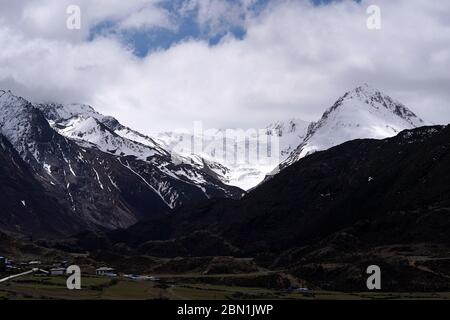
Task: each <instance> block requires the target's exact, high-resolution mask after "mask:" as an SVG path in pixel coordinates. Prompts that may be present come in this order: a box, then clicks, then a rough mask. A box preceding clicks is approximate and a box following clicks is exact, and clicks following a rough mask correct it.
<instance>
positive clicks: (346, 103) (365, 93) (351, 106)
mask: <svg viewBox="0 0 450 320" xmlns="http://www.w3.org/2000/svg"><path fill="white" fill-rule="evenodd" d="M426 124H427V123H425V121H423V120H422V119H420V118H419V117H418V116H416V115H415V114H414V113H413V112H412V111H411V110H409V109H408V108H407V107H405V106H404V105H403V104H401V103H400V102H397V101H395V100H394V99H392V98H391V97H389V96H387V95H386V94H383V93H382V92H380V91H379V90H376V89H374V88H372V87H370V86H368V85H367V84H365V85H363V86H360V87H358V88H356V89H354V90H352V91H349V92H347V93H346V94H345V95H344V96H343V97H341V98H339V99H338V100H337V101H336V102H335V104H334V105H333V106H332V107H331V108H329V109H328V110H327V111H325V113H324V114H323V116H322V118H321V119H320V120H319V121H318V122H315V123H312V124H311V125H310V126H309V128H308V131H307V133H306V137H305V139H304V140H303V141H302V142H301V143H300V145H299V146H298V147H297V148H296V149H295V150H293V152H292V153H291V154H290V155H289V157H288V158H287V159H286V160H285V161H284V162H282V164H281V168H285V167H287V166H289V165H291V164H293V163H295V162H296V161H298V160H299V159H301V158H303V157H305V156H307V155H309V154H311V153H314V152H316V151H320V150H327V149H329V148H331V147H334V146H337V145H339V144H341V143H344V142H346V141H351V140H355V139H384V138H388V137H393V136H395V135H397V134H398V133H399V132H400V131H402V130H405V129H413V128H417V127H421V126H424V125H426Z"/></svg>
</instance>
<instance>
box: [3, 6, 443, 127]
mask: <svg viewBox="0 0 450 320" xmlns="http://www.w3.org/2000/svg"><path fill="white" fill-rule="evenodd" d="M372 4H375V5H378V6H379V7H380V9H381V30H369V29H368V28H367V25H366V21H367V18H368V14H367V12H366V10H367V8H368V7H369V6H370V5H372ZM0 5H1V11H0V88H2V89H10V90H12V91H13V92H15V93H16V94H18V95H22V96H24V97H26V98H28V99H30V100H33V101H40V102H41V101H57V102H62V103H66V102H82V103H88V104H91V105H93V106H94V107H95V108H97V109H98V110H99V111H101V112H102V113H105V114H110V115H114V116H116V117H117V118H118V119H119V120H120V121H122V122H123V123H124V124H126V125H129V126H131V127H133V128H136V129H139V130H141V131H144V132H153V131H158V130H169V129H176V128H192V122H193V121H196V120H202V121H203V122H204V126H206V127H221V128H236V127H240V128H249V127H253V128H261V127H264V126H265V125H266V124H268V123H270V122H273V121H275V120H283V119H289V118H293V117H296V118H302V119H305V120H317V119H318V118H319V117H320V115H321V114H322V113H323V111H324V110H325V109H326V108H328V107H329V106H330V105H331V104H332V103H333V102H334V101H335V100H336V99H337V98H338V97H339V96H341V95H342V94H343V93H344V92H346V91H348V90H350V89H352V88H353V87H356V86H357V85H359V84H362V83H369V84H371V85H372V86H374V87H377V88H379V89H381V90H383V91H385V92H386V93H388V94H390V95H391V96H392V97H394V98H396V99H398V100H400V101H402V102H403V103H405V104H406V105H407V106H408V107H409V108H410V109H412V110H413V111H414V112H416V113H417V114H418V115H420V116H422V117H423V118H425V119H426V120H429V121H432V122H434V123H448V122H450V72H449V70H450V1H427V0H396V1H392V0H380V1H375V0H374V1H366V0H362V1H350V0H348V1H335V2H330V1H318V0H317V1H307V0H296V1H295V0H291V1H287V0H286V1H284V0H170V1H169V0H127V1H123V0H15V1H10V0H0ZM70 5H78V6H79V8H80V9H81V29H79V30H70V29H68V28H67V19H68V18H70V15H69V14H67V8H68V6H70Z"/></svg>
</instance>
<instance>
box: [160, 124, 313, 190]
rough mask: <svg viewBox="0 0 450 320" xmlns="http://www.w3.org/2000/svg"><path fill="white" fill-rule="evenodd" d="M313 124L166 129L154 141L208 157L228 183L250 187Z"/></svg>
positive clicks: (187, 155) (190, 155) (188, 155)
mask: <svg viewBox="0 0 450 320" xmlns="http://www.w3.org/2000/svg"><path fill="white" fill-rule="evenodd" d="M308 126H309V123H308V122H305V121H302V120H300V119H291V120H288V121H279V122H275V123H273V124H270V125H269V126H267V127H266V128H264V129H261V130H259V129H248V130H225V129H222V130H215V129H213V130H205V131H203V130H200V131H199V132H195V133H190V132H182V133H177V132H163V133H158V134H156V135H155V137H154V140H156V141H158V142H159V143H160V144H161V145H164V147H165V148H166V149H168V150H173V151H174V152H176V153H178V154H181V155H182V156H183V157H185V158H186V159H192V161H194V162H195V161H198V160H196V159H204V161H208V162H209V163H210V165H209V167H210V168H211V170H212V171H214V172H215V173H216V174H217V175H218V176H219V177H220V178H221V179H222V181H224V183H227V184H229V185H233V186H237V187H239V188H241V189H244V190H249V189H251V188H253V187H255V186H256V185H258V184H259V183H260V182H261V181H262V180H263V179H264V177H265V176H266V174H268V173H269V172H271V171H272V170H273V168H274V167H276V166H277V165H278V164H279V163H280V162H282V161H284V160H285V159H286V158H287V157H288V156H289V154H290V153H291V152H292V151H293V150H295V148H296V147H297V146H298V145H299V144H300V143H301V142H302V141H303V139H304V138H305V136H306V132H307V129H308Z"/></svg>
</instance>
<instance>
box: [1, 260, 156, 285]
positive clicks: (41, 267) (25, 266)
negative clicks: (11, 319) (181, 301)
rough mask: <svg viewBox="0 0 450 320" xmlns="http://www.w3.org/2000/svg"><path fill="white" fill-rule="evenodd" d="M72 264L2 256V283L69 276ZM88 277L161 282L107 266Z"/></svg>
mask: <svg viewBox="0 0 450 320" xmlns="http://www.w3.org/2000/svg"><path fill="white" fill-rule="evenodd" d="M69 265H70V263H69V261H67V260H63V261H59V262H56V263H52V264H48V263H45V262H41V261H39V260H30V261H20V262H16V261H14V260H10V259H8V258H6V257H3V256H0V283H2V282H6V281H9V280H12V279H16V278H19V277H22V276H28V275H33V276H36V277H39V276H51V277H58V276H68V274H67V268H68V267H69ZM87 275H90V276H99V277H109V278H116V277H119V276H120V277H123V278H125V279H130V280H135V281H159V278H157V277H154V276H148V275H137V274H118V273H117V272H116V270H115V269H114V268H111V267H107V266H100V267H98V268H97V269H95V273H92V274H89V273H87Z"/></svg>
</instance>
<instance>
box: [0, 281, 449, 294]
mask: <svg viewBox="0 0 450 320" xmlns="http://www.w3.org/2000/svg"><path fill="white" fill-rule="evenodd" d="M234 276H235V275H217V276H216V277H234ZM238 277H239V276H238ZM240 277H242V275H241V276H240ZM183 278H184V280H185V281H183ZM30 299H31V300H47V299H58V300H73V299H76V300H154V299H158V300H260V299H264V300H279V299H281V300H303V299H318V300H361V299H365V300H367V299H369V300H370V299H389V300H396V299H402V300H408V299H414V300H416V299H420V300H422V299H424V300H428V299H433V300H436V299H450V292H436V293H391V292H378V293H373V292H332V291H320V290H319V291H308V292H298V291H290V290H286V289H283V290H281V289H278V290H277V289H265V288H258V287H242V286H233V285H223V284H208V283H204V282H201V281H196V279H195V277H189V276H187V275H186V276H185V277H178V276H177V277H176V278H174V277H173V276H161V278H160V281H157V282H154V281H131V280H128V279H125V278H121V277H118V278H112V279H111V278H108V277H96V276H84V277H83V278H82V290H74V291H71V290H68V289H67V288H66V279H65V278H64V277H39V276H30V277H28V278H21V279H20V280H16V281H11V282H9V283H6V284H1V285H0V300H30Z"/></svg>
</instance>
